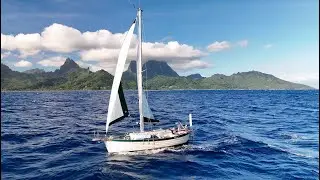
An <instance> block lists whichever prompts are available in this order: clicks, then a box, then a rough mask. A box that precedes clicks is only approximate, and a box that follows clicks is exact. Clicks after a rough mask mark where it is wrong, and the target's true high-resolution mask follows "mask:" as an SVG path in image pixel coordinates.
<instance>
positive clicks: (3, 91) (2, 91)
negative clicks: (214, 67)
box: [1, 89, 319, 93]
mask: <svg viewBox="0 0 320 180" xmlns="http://www.w3.org/2000/svg"><path fill="white" fill-rule="evenodd" d="M72 91H111V90H105V89H104V90H82V89H78V90H1V93H5V92H72ZM124 91H137V90H134V89H124ZM144 91H319V89H161V90H155V89H150V90H144Z"/></svg>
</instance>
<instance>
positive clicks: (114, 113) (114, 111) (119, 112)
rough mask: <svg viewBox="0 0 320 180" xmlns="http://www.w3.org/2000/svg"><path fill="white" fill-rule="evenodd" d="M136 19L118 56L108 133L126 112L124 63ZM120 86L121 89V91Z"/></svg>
mask: <svg viewBox="0 0 320 180" xmlns="http://www.w3.org/2000/svg"><path fill="white" fill-rule="evenodd" d="M135 24H136V20H135V21H134V22H133V24H132V26H131V27H130V29H129V31H128V33H127V35H126V37H125V39H124V42H123V44H122V47H121V49H120V53H119V57H118V63H117V67H116V71H115V73H114V78H113V83H112V89H111V94H110V100H109V107H108V116H107V122H106V133H107V132H108V128H109V125H110V124H111V123H112V122H113V121H116V120H119V118H121V117H123V116H124V115H125V113H127V112H123V107H122V104H123V103H121V101H120V99H121V98H122V99H124V98H123V97H121V96H123V92H122V88H121V84H120V81H121V77H122V73H123V70H124V65H125V63H126V59H127V55H128V51H129V48H130V42H131V39H132V36H133V31H134V28H135ZM119 87H120V91H121V93H120V91H119Z"/></svg>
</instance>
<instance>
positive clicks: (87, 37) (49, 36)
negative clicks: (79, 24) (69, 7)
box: [1, 23, 136, 56]
mask: <svg viewBox="0 0 320 180" xmlns="http://www.w3.org/2000/svg"><path fill="white" fill-rule="evenodd" d="M125 36H126V33H115V34H112V33H111V32H110V31H108V30H98V31H96V32H84V33H81V32H80V31H79V30H77V29H75V28H72V27H69V26H65V25H62V24H57V23H54V24H52V25H50V26H48V27H46V28H44V30H43V31H42V32H41V34H39V33H33V34H18V35H16V36H14V35H5V34H1V49H4V50H9V51H12V50H18V51H19V52H20V53H21V55H22V56H30V55H34V54H37V53H39V52H40V51H41V50H48V51H53V52H60V53H70V52H74V51H77V50H87V49H94V48H110V49H117V48H120V47H121V44H122V42H123V40H124V38H125ZM133 39H134V40H135V39H136V36H134V38H133ZM134 40H133V42H134ZM132 46H133V47H134V46H135V43H132Z"/></svg>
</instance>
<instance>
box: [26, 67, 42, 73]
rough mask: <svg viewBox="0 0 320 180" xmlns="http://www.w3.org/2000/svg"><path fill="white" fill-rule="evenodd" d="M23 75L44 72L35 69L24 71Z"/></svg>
mask: <svg viewBox="0 0 320 180" xmlns="http://www.w3.org/2000/svg"><path fill="white" fill-rule="evenodd" d="M24 73H27V74H41V73H45V71H44V70H43V69H39V68H35V69H29V70H26V71H24Z"/></svg>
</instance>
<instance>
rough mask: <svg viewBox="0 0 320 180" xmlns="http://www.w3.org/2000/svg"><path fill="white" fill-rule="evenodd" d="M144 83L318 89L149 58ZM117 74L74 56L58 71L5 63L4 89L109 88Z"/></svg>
mask: <svg viewBox="0 0 320 180" xmlns="http://www.w3.org/2000/svg"><path fill="white" fill-rule="evenodd" d="M135 66H136V64H135V61H132V62H131V63H130V65H129V67H128V70H127V71H125V72H124V74H123V77H122V85H123V87H124V89H136V67H135ZM143 69H147V71H144V72H145V73H143V76H144V80H145V81H144V87H145V88H146V89H150V90H167V89H255V90H258V89H273V90H276V89H292V90H298V89H314V88H312V87H310V86H306V85H302V84H297V83H292V82H288V81H285V80H282V79H279V78H277V77H275V76H273V75H270V74H265V73H262V72H258V71H249V72H239V73H235V74H232V75H230V76H226V75H223V74H214V75H212V76H211V77H207V78H205V77H201V75H200V74H195V75H190V76H187V77H183V76H179V75H178V74H177V73H176V72H175V71H174V70H173V69H172V68H171V67H170V66H169V65H168V64H167V63H165V62H158V61H148V62H146V63H145V64H144V65H143ZM112 81H113V75H111V74H110V73H108V72H106V71H104V70H99V71H97V72H91V71H90V70H89V69H86V68H81V67H80V66H79V65H78V64H77V63H75V62H74V61H73V60H72V59H70V58H67V59H66V61H65V63H64V64H63V65H62V66H61V67H60V68H59V69H57V70H55V71H54V72H44V71H43V70H41V69H34V70H28V71H25V72H18V71H13V70H11V69H10V68H9V67H8V66H7V65H5V64H2V63H1V91H11V90H16V91H19V90H109V89H111V86H112Z"/></svg>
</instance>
